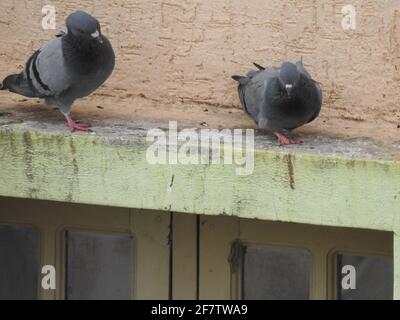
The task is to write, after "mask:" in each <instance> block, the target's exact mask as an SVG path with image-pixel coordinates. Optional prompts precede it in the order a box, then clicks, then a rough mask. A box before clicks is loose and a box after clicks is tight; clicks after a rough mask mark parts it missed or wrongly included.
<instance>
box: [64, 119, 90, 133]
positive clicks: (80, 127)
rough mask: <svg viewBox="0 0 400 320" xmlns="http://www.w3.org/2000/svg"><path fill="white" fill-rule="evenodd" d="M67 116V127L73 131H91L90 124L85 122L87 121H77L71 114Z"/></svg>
mask: <svg viewBox="0 0 400 320" xmlns="http://www.w3.org/2000/svg"><path fill="white" fill-rule="evenodd" d="M65 118H66V119H67V127H68V128H69V129H70V130H71V131H72V132H74V131H84V132H88V131H89V127H90V126H89V125H88V124H85V123H79V124H77V123H75V121H74V120H72V118H71V116H70V115H67V116H65Z"/></svg>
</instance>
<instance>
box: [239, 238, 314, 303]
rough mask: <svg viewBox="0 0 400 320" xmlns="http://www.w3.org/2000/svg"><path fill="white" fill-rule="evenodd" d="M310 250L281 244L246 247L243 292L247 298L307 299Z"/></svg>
mask: <svg viewBox="0 0 400 320" xmlns="http://www.w3.org/2000/svg"><path fill="white" fill-rule="evenodd" d="M310 257H311V256H310V253H309V252H308V251H305V250H297V249H289V248H283V247H282V248H281V247H261V246H251V247H247V248H246V250H245V255H244V263H243V266H244V270H243V272H244V276H243V295H244V298H245V299H248V300H283V299H287V300H307V299H309V291H310V288H309V287H310V280H309V279H310Z"/></svg>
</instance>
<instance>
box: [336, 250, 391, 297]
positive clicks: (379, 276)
mask: <svg viewBox="0 0 400 320" xmlns="http://www.w3.org/2000/svg"><path fill="white" fill-rule="evenodd" d="M337 262H338V266H337V270H338V284H337V285H338V299H340V300H392V299H393V259H392V258H390V257H385V256H353V255H338V256H337ZM346 266H351V270H354V272H355V282H353V283H354V284H355V289H353V288H354V287H353V288H350V286H351V284H352V282H351V281H352V279H351V278H350V277H352V276H353V275H352V274H351V273H352V271H349V269H348V267H347V268H346ZM343 267H345V268H344V269H343ZM342 271H343V272H344V273H342ZM343 280H344V287H343V284H342V281H343Z"/></svg>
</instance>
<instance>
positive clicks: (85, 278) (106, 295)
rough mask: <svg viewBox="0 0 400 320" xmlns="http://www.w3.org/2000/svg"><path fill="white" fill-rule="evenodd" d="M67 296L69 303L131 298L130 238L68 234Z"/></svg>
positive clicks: (111, 235) (113, 235)
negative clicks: (71, 301) (72, 301)
mask: <svg viewBox="0 0 400 320" xmlns="http://www.w3.org/2000/svg"><path fill="white" fill-rule="evenodd" d="M66 240H67V241H66V245H67V250H66V252H67V274H66V277H67V279H66V283H67V293H66V296H67V297H66V298H67V299H70V300H114V299H121V300H128V299H131V297H132V238H131V237H130V236H129V235H120V234H101V233H90V232H71V231H70V232H67V234H66Z"/></svg>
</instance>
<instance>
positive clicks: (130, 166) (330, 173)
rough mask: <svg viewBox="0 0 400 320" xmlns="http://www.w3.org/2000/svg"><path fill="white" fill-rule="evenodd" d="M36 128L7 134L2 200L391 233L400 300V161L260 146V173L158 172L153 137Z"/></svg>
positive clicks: (365, 153)
mask: <svg viewBox="0 0 400 320" xmlns="http://www.w3.org/2000/svg"><path fill="white" fill-rule="evenodd" d="M37 127H38V128H40V124H36V125H34V126H33V128H36V129H32V126H25V125H23V126H22V127H18V125H17V127H14V125H12V126H11V127H8V128H7V127H1V126H0V168H1V169H0V196H6V197H17V198H30V199H41V200H53V201H62V202H73V203H84V204H95V205H105V206H117V207H129V208H138V209H151V210H162V211H174V212H183V213H191V214H207V215H232V216H237V217H243V218H253V219H263V220H272V221H282V222H294V223H304V224H313V225H323V226H336V227H352V228H363V229H373V230H382V231H389V232H393V234H394V259H395V282H394V283H395V285H394V288H395V295H394V297H395V298H396V299H400V162H398V161H395V160H391V159H392V158H391V156H389V155H388V154H385V152H383V153H382V152H381V151H380V150H379V148H378V149H377V148H371V147H370V146H369V144H368V143H367V144H366V145H365V143H364V144H363V143H361V144H360V143H359V142H354V143H348V144H347V143H346V142H343V143H342V142H340V141H339V142H338V141H337V140H333V141H330V140H329V141H326V143H325V142H324V141H322V142H321V141H320V142H318V143H319V144H318V143H315V145H316V146H315V149H314V150H313V149H309V150H303V149H301V148H299V149H297V148H290V149H287V148H285V149H281V148H277V147H276V146H275V147H272V146H274V143H273V142H269V144H268V142H265V141H263V140H262V139H261V138H260V139H261V141H258V140H257V139H258V138H257V139H256V146H257V147H256V150H255V163H254V165H255V169H254V173H253V174H252V175H249V176H243V177H240V176H237V175H236V171H235V170H236V167H235V166H233V165H198V166H185V165H150V164H149V163H148V162H147V160H146V152H147V148H148V146H149V144H147V143H146V142H145V139H144V134H145V131H143V132H141V133H138V132H126V131H124V132H119V131H118V130H109V131H107V130H99V132H100V133H98V134H96V135H87V134H70V133H67V132H65V130H64V128H62V127H61V129H60V128H58V129H57V130H47V129H43V130H41V129H37ZM271 143H272V144H271ZM311 144H313V141H308V142H307V141H306V143H305V145H311ZM343 144H344V145H343ZM327 145H328V147H327ZM353 149H354V150H353ZM316 150H318V152H317V151H316ZM321 150H323V151H321ZM329 150H330V151H329ZM385 158H386V160H380V159H385Z"/></svg>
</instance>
